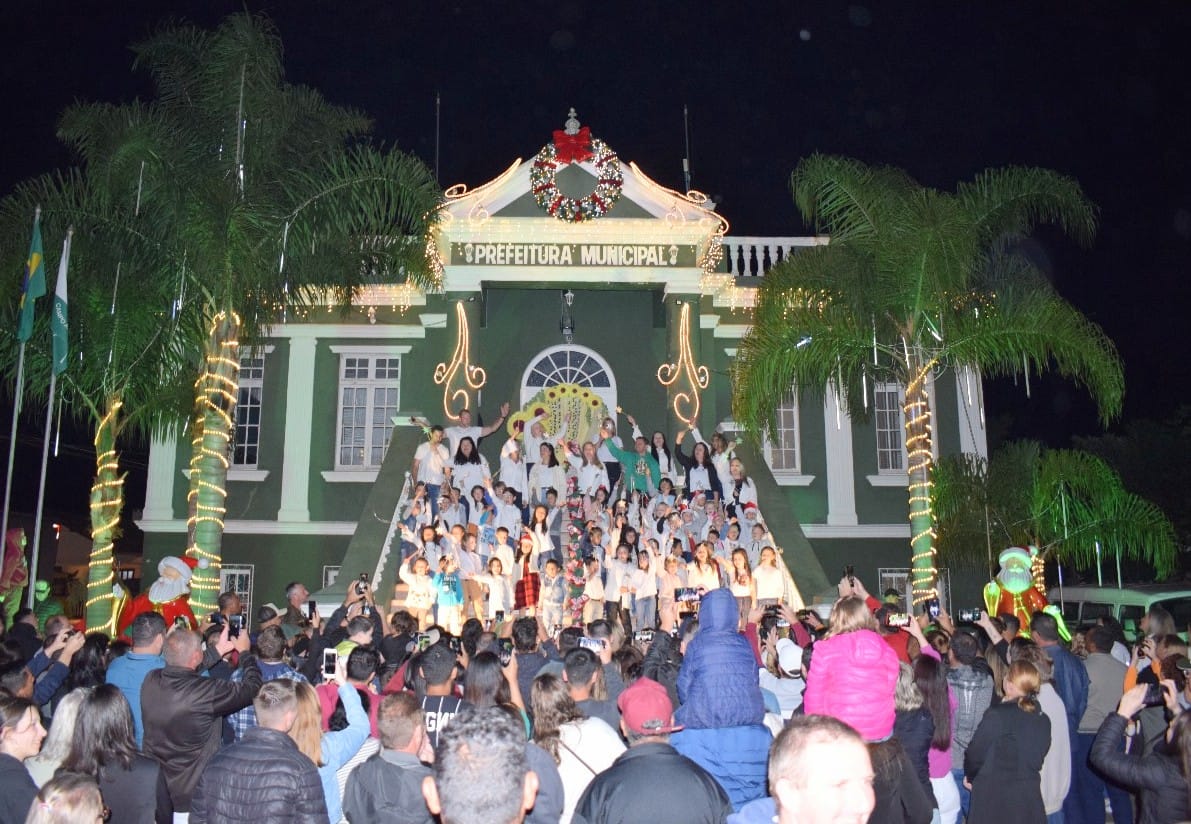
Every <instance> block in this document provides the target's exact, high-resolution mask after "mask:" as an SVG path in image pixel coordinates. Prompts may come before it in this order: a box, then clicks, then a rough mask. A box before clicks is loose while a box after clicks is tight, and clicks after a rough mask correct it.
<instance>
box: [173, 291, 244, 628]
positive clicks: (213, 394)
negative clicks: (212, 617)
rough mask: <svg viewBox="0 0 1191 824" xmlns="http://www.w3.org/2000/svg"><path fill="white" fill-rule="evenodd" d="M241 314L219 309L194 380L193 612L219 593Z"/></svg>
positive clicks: (211, 606)
mask: <svg viewBox="0 0 1191 824" xmlns="http://www.w3.org/2000/svg"><path fill="white" fill-rule="evenodd" d="M239 347H240V317H239V316H238V315H237V314H236V313H235V312H232V311H230V310H225V311H221V312H219V313H218V314H217V315H215V317H214V318H213V320H212V322H211V329H210V333H209V335H208V337H207V347H206V355H205V359H204V363H203V373H202V374H201V375H200V376H199V379H198V381H197V382H196V383H195V390H196V392H195V405H196V409H197V417H196V420H195V427H196V430H195V432H194V435H193V441H192V443H193V450H192V454H191V457H190V472H191V487H190V495H189V498H190V502H189V503H190V509H191V513H192V514H191V516H190V519H189V522H188V524H187V529H188V531H189V532H190V533H191V534H192V535H193V538H192V539H191V543H190V546H188V547H187V549H186V554H187V555H189V556H191V557H194V558H197V559H199V561H200V562H201V561H203V560H206V561H207V562H208V563H207V566H206V568H203V566H202V565H201V564H200V566H199V568H198V569H195V571H194V575H193V577H192V578H191V581H190V604H191V609H192V610H193V611H194V613H195V614H196V615H201V614H205V613H208V612H214V611H215V609H216V601H217V599H218V597H219V568H220V556H221V551H220V550H221V545H222V543H223V518H224V515H225V514H226V512H227V507H226V502H227V470H228V467H229V465H230V460H229V457H228V456H229V454H230V446H231V441H232V436H233V435H234V434H235V419H234V417H233V416H234V415H235V411H236V401H237V396H238V392H239V383H238V378H239V372H240V355H239Z"/></svg>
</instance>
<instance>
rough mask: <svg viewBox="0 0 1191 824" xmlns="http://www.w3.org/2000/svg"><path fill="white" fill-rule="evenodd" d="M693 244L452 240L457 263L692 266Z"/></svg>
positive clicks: (452, 260) (694, 254)
mask: <svg viewBox="0 0 1191 824" xmlns="http://www.w3.org/2000/svg"><path fill="white" fill-rule="evenodd" d="M696 253H697V250H696V248H695V246H694V245H693V244H689V243H688V244H675V243H669V244H660V243H654V244H629V243H452V244H451V263H452V264H454V265H456V266H458V265H461V264H462V265H464V266H633V267H636V266H664V267H669V266H673V267H693V266H696V265H697V263H696Z"/></svg>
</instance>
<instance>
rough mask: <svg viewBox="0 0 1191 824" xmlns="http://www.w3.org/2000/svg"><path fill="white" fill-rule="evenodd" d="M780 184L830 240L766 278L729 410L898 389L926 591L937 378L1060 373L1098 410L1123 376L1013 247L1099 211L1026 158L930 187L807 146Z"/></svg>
mask: <svg viewBox="0 0 1191 824" xmlns="http://www.w3.org/2000/svg"><path fill="white" fill-rule="evenodd" d="M791 186H792V188H793V192H794V199H795V202H796V204H797V206H798V208H799V211H800V212H801V213H802V215H803V217H804V218H805V219H806V220H807V221H808V222H809V223H811V224H813V225H814V226H815V227H816V229H817V230H818V231H821V232H823V233H825V234H829V235H830V236H831V242H830V244H829V245H826V246H818V247H812V248H810V249H807V250H806V251H804V252H802V253H800V254H798V255H795V256H793V257H790V258H787V259H786V260H785V261H783V262H782V263H781V264H779V265H778V266H776V267H774V268H773V269H772V270H770V272H769V273H767V274H766V276H765V278H764V280H763V281H762V285H761V288H760V294H759V296H758V301H757V306H756V309H755V310H754V314H753V323H752V326H751V328H750V331H749V333H748V335H746V337H745V338H744V340H743V341H742V342H741V346H740V349H739V351H738V355H737V362H736V366H735V382H734V392H733V412H734V416H735V418H736V420H737V421H739V422H741V423H743V424H744V425H745V426H746V427H748V428H749V429H750V430H751V431H753V432H754V433H756V434H763V433H765V432H766V431H768V430H769V429H770V427H771V426H772V425H773V422H774V420H775V417H776V410H777V406H778V405H779V404H780V403H781V401H782V399H783V398H785V397H787V396H788V395H789V393H790V392H791V391H792V389H793V388H794V387H799V388H802V389H806V390H810V391H822V388H823V387H830V388H831V389H832V390H834V392H835V395H836V398H837V399H842V403H843V404H844V405H845V406H846V408H847V410H848V412H849V413H850V414H851V415H853V416H856V417H866V416H867V413H868V393H869V389H870V386H869V385H870V384H876V383H886V382H891V383H897V384H898V385H900V386H901V387H904V390H905V400H904V405H903V413H904V426H905V436H906V440H905V444H906V451H907V455H908V458H909V460H908V462H907V476H908V503H909V519H910V532H911V538H910V547H911V558H912V564H911V565H912V576H913V595H914V601H915V603H921V602H922V601H925V600H927V599H929V598H933V597H936V595H937V591H936V588H935V584H936V579H937V570H936V564H935V560H936V548H935V538H936V535H935V519H934V515H933V512H932V509H931V484H932V480H931V478H932V470H933V459H932V448H933V431H932V427H931V401H930V395H929V392H930V384H931V379H932V377H933V376H935V375H937V374H939V373H940V372H941V371H942V370H944V369H968V370H973V371H975V372H976V373H977V374H984V375H988V376H1002V375H1015V374H1019V373H1021V372H1025V373H1026V375H1027V376H1028V375H1029V374H1030V373H1031V372H1041V371H1043V370H1047V369H1057V370H1058V372H1059V373H1060V374H1061V375H1063V376H1064V377H1067V378H1070V379H1072V380H1074V381H1076V382H1077V383H1079V384H1081V385H1083V386H1084V387H1085V388H1086V389H1087V390H1088V391H1089V393H1090V394H1091V396H1092V398H1093V400H1094V401H1095V402H1096V404H1097V407H1098V409H1099V412H1100V416H1101V419H1102V420H1103V421H1105V422H1107V421H1108V420H1110V419H1111V418H1112V417H1114V416H1116V415H1117V414H1118V413H1119V411H1120V408H1121V401H1122V396H1123V394H1124V375H1123V371H1122V366H1121V362H1120V359H1119V358H1118V356H1117V352H1116V348H1115V346H1114V345H1113V343H1112V341H1110V340H1109V339H1108V337H1107V336H1106V335H1105V334H1104V332H1103V331H1102V330H1101V329H1100V328H1099V327H1098V326H1096V325H1095V324H1094V323H1092V322H1091V321H1089V320H1088V319H1087V318H1085V317H1084V316H1083V315H1082V314H1081V313H1080V312H1079V311H1078V310H1077V309H1075V308H1074V307H1073V306H1072V305H1071V304H1069V303H1068V302H1066V301H1065V300H1063V298H1062V297H1060V296H1059V295H1058V294H1057V293H1056V292H1055V291H1054V289H1053V288H1051V286H1050V285H1049V284H1048V283H1047V281H1046V279H1045V278H1044V277H1043V276H1042V275H1041V273H1039V272H1038V271H1037V270H1036V269H1035V268H1034V266H1033V265H1032V264H1031V263H1030V261H1029V260H1027V259H1026V258H1025V257H1024V256H1023V255H1022V254H1020V252H1018V251H1017V250H1016V249H1015V248H1014V242H1015V241H1016V240H1018V239H1020V238H1022V237H1023V236H1025V235H1026V234H1028V233H1029V232H1030V231H1031V230H1032V229H1033V228H1034V226H1036V225H1037V224H1040V223H1054V224H1057V225H1059V226H1060V227H1061V228H1062V229H1063V230H1064V231H1066V232H1067V234H1069V235H1070V236H1072V237H1073V238H1075V239H1076V240H1077V241H1081V242H1089V241H1090V240H1091V238H1092V236H1093V234H1094V231H1095V225H1096V219H1095V208H1094V206H1093V205H1092V204H1091V203H1090V202H1089V201H1088V199H1087V198H1086V196H1085V195H1084V193H1083V191H1082V190H1081V189H1080V187H1079V184H1078V183H1076V182H1075V181H1074V180H1071V179H1069V178H1066V177H1063V176H1062V175H1059V174H1057V173H1055V172H1051V171H1048V170H1044V169H1032V168H1005V169H994V170H989V171H985V172H983V173H981V174H980V175H978V176H977V177H976V178H975V180H973V181H972V182H970V183H961V184H960V185H959V186H958V188H957V189H956V191H955V192H941V191H937V190H935V189H931V188H928V187H924V186H922V185H920V184H918V183H917V182H915V181H914V180H912V179H911V178H910V177H909V176H908V175H907V174H905V173H904V172H902V171H901V170H898V169H893V168H887V167H870V166H867V165H865V164H863V163H861V162H859V161H856V160H851V159H848V158H841V157H830V156H823V155H815V156H812V157H810V158H807V159H805V160H803V161H802V162H801V163H800V164H799V165H798V168H797V169H796V170H795V171H794V173H793V175H792V177H791Z"/></svg>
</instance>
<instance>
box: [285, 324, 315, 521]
mask: <svg viewBox="0 0 1191 824" xmlns="http://www.w3.org/2000/svg"><path fill="white" fill-rule="evenodd" d="M317 348H318V338H315V337H297V336H295V337H291V338H290V339H289V372H288V375H287V378H286V392H285V451H284V457H283V459H282V464H281V508H280V509H279V510H277V520H278V521H309V520H310V432H311V424H312V422H313V415H314V354H315V350H316V349H317Z"/></svg>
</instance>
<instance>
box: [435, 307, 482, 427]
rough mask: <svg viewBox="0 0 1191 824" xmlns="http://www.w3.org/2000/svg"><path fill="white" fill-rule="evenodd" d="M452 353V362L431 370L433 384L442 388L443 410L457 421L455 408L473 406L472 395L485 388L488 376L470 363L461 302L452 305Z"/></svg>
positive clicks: (468, 340) (468, 336)
mask: <svg viewBox="0 0 1191 824" xmlns="http://www.w3.org/2000/svg"><path fill="white" fill-rule="evenodd" d="M455 320H456V325H457V331H456V333H455V351H454V353H453V354H452V355H451V360H450V361H448V362H445V363H440V364H439V365H438V366H436V367H434V382H435V384H437V385H438V386H441V387H442V410H443V414H445V415H446V416H447V419H448V420H452V421H457V420H459V415H458V414H456V413H455V412H454V411H453V410H454V409H467V408H469V407H471V406H472V400H471V399H472V394H471V393H472V392H476V391H479V390H480V389H483V388H484V384H485V383H487V382H488V373H487V372H485V371H484V370H483V369H481V368H480V367H478V366H475V365H473V364H472V363H471V330H470V329H469V328H468V325H467V312H466V311H465V310H464V308H463V301H461V300H460V301H456V302H455Z"/></svg>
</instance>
